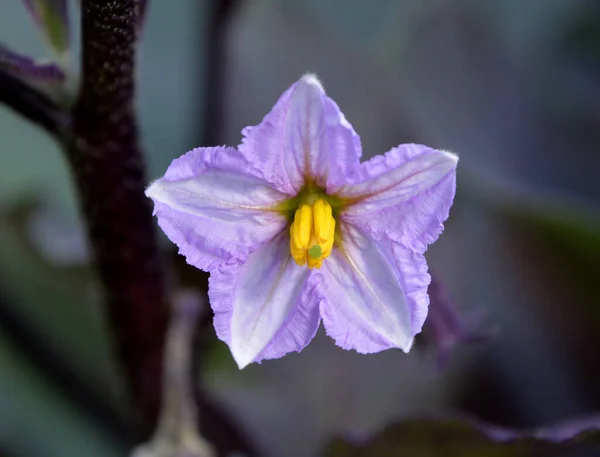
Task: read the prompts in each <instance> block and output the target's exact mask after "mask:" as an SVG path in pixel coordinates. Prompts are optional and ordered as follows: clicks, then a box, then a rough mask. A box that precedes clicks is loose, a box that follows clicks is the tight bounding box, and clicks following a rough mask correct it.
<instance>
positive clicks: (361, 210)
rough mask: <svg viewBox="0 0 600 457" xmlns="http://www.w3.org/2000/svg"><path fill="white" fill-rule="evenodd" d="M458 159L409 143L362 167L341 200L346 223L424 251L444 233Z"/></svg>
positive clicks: (342, 190)
mask: <svg viewBox="0 0 600 457" xmlns="http://www.w3.org/2000/svg"><path fill="white" fill-rule="evenodd" d="M457 163H458V157H457V156H456V155H454V154H451V153H449V152H445V151H438V150H435V149H431V148H429V147H427V146H422V145H416V144H406V145H401V146H398V147H397V148H394V149H392V150H391V151H389V152H388V153H386V154H385V155H383V156H377V157H374V158H372V159H371V160H368V161H367V162H364V163H362V164H361V165H360V166H359V167H358V168H357V169H356V170H355V172H354V174H353V177H352V181H353V182H352V183H351V184H349V185H346V186H343V187H342V188H340V190H339V193H338V196H340V197H342V198H345V199H348V200H350V201H351V202H353V203H352V204H350V205H349V206H348V207H347V208H346V209H345V210H344V212H343V213H342V216H341V217H342V219H343V220H345V221H348V222H350V223H352V224H355V225H358V226H360V227H363V229H365V230H367V231H369V232H374V233H377V234H386V235H387V236H389V237H390V238H391V239H393V240H396V241H398V242H400V243H402V244H403V245H405V246H406V247H408V248H410V249H413V250H415V251H417V252H424V251H425V250H426V249H427V245H429V244H431V243H433V242H434V241H435V240H436V239H437V238H438V236H439V235H440V234H441V233H442V230H443V222H444V221H445V220H446V219H447V218H448V214H449V211H450V207H451V206H452V201H453V200H454V193H455V190H456V165H457Z"/></svg>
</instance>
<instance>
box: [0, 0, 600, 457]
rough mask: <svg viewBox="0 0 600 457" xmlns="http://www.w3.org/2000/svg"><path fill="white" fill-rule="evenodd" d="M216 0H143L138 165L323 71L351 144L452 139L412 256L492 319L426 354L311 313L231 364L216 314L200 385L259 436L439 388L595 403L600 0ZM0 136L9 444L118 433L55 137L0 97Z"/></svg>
mask: <svg viewBox="0 0 600 457" xmlns="http://www.w3.org/2000/svg"><path fill="white" fill-rule="evenodd" d="M222 3H223V2H219V1H217V2H209V1H201V0H177V1H176V2H175V1H167V0H153V1H150V4H149V10H148V17H147V22H146V24H145V27H144V31H143V38H142V41H141V50H140V62H139V63H140V65H139V69H138V70H139V87H138V89H139V91H138V93H139V97H138V108H139V115H140V127H141V134H142V141H143V144H144V148H145V154H146V157H147V159H148V167H149V176H150V178H155V177H158V176H160V175H161V174H162V173H163V172H164V170H165V169H166V167H167V166H168V164H169V163H170V161H171V160H172V159H174V158H175V157H177V156H179V155H181V154H182V153H184V152H186V151H187V150H189V149H191V148H192V147H196V146H200V145H203V146H208V145H215V144H230V145H236V144H238V143H239V141H240V130H241V129H242V128H243V127H244V126H246V125H252V124H256V123H258V122H259V121H260V120H261V118H262V116H263V115H264V114H266V112H267V111H268V110H269V109H270V108H271V106H272V105H273V104H274V102H275V100H276V99H277V97H278V96H279V95H280V94H281V93H282V92H283V91H284V90H285V89H286V88H287V87H288V86H289V85H290V84H291V83H293V82H294V81H295V80H296V79H298V78H299V77H300V76H301V75H302V74H304V73H306V72H315V73H317V75H318V76H319V77H320V79H321V80H322V82H323V84H324V86H325V88H326V90H327V91H328V93H329V95H330V96H331V97H332V98H333V99H334V100H336V101H337V103H338V104H339V105H340V107H341V109H342V110H343V111H344V113H345V114H346V117H347V118H348V119H349V120H350V122H351V123H352V124H353V125H354V127H355V129H356V130H357V132H358V133H359V134H360V136H361V138H362V142H363V150H364V151H365V158H366V157H370V156H372V155H374V154H379V153H383V152H385V151H387V150H389V149H390V148H391V147H393V146H395V145H397V144H399V143H405V142H420V143H425V144H427V145H430V146H433V147H436V148H441V149H447V150H451V151H454V152H457V153H458V154H459V155H460V158H461V161H460V166H459V172H458V194H457V197H456V202H455V205H454V207H453V210H452V212H451V216H450V219H449V221H448V223H447V224H446V231H445V233H444V235H443V236H442V237H441V238H440V240H439V241H438V242H437V243H436V244H435V245H434V246H432V247H431V248H430V249H429V251H428V253H427V258H428V260H429V262H430V265H431V268H432V270H433V272H434V273H435V274H436V275H437V277H438V278H439V280H440V281H442V282H443V283H444V286H445V288H446V289H447V291H448V292H449V295H450V296H451V297H452V300H453V303H454V306H455V307H456V308H457V310H458V311H459V312H460V313H461V316H462V319H464V322H465V325H467V326H470V328H471V330H472V331H474V332H481V333H484V334H486V335H488V336H489V338H488V339H487V340H486V341H485V342H482V343H478V344H459V345H458V346H456V347H455V349H454V351H453V353H452V355H451V358H450V359H449V361H448V363H447V364H446V365H445V367H444V369H440V367H439V366H438V364H437V363H436V358H435V347H434V346H432V344H431V341H427V340H426V338H418V340H417V343H416V346H415V349H414V350H413V351H412V352H411V353H410V354H409V355H404V354H402V353H401V352H400V351H387V352H384V353H380V354H377V355H372V356H361V355H358V354H355V353H351V352H345V351H342V350H341V349H339V348H337V347H335V345H334V343H333V342H332V341H331V340H329V339H328V338H327V337H326V336H325V334H324V332H322V331H321V332H319V334H318V336H317V338H316V340H315V341H314V342H313V343H312V344H311V345H309V346H308V347H307V348H306V349H305V350H304V351H303V352H302V353H300V354H291V355H288V356H286V357H285V358H283V359H281V360H276V361H267V362H265V363H263V364H262V365H252V366H250V367H248V368H247V369H245V370H243V371H241V372H240V371H238V369H237V368H236V366H235V364H234V363H233V361H232V359H231V357H230V355H229V353H228V350H227V347H226V346H225V345H224V344H222V343H220V342H218V341H214V338H213V336H212V334H211V331H210V327H208V328H207V329H205V331H206V332H207V333H206V335H205V337H204V338H205V340H206V341H208V343H206V349H205V350H204V351H203V353H202V357H203V360H202V363H201V368H202V371H201V374H200V378H201V380H202V382H203V383H204V385H205V387H206V389H207V392H208V393H207V395H208V396H209V397H210V398H211V399H212V400H214V401H215V402H217V403H219V404H220V405H222V407H223V408H224V409H225V410H226V411H227V412H228V413H229V414H230V415H231V416H232V417H233V418H234V419H235V420H236V421H237V422H238V423H239V424H240V426H241V427H242V428H243V429H244V430H245V432H246V433H247V434H248V436H249V437H250V438H251V439H252V441H253V442H254V444H255V445H256V447H257V449H258V450H259V451H260V453H261V455H264V456H267V457H280V456H286V457H303V456H316V455H319V453H320V452H321V451H322V450H323V448H324V446H325V445H326V444H327V443H328V442H329V440H331V439H332V437H334V436H353V437H365V436H368V435H369V434H370V433H373V432H375V431H377V430H378V429H380V428H381V427H383V426H385V425H386V424H388V423H390V422H391V421H394V420H397V419H401V418H405V417H409V416H411V415H414V414H423V413H429V412H432V411H445V410H453V411H462V412H467V413H470V414H473V415H475V416H477V417H479V418H481V419H484V420H487V421H491V422H494V423H498V424H502V425H509V426H519V427H537V426H542V425H546V424H551V423H554V422H556V421H560V420H562V419H566V418H570V417H573V416H576V415H580V414H585V413H591V412H593V411H599V410H600V287H599V284H600V3H598V2H597V1H580V0H527V1H522V0H380V1H378V2H372V1H367V0H327V1H322V0H302V1H300V0H298V1H284V0H239V1H236V2H225V3H227V4H229V8H225V10H226V11H227V14H221V13H219V10H220V9H222V6H223V5H222ZM71 7H72V13H73V17H74V20H73V21H72V22H73V24H74V25H75V33H77V32H76V29H77V27H76V26H77V15H76V4H75V2H73V4H72V5H71ZM0 41H1V42H3V43H5V44H7V45H9V46H10V47H11V48H13V49H15V50H19V51H21V52H24V53H29V54H31V55H34V56H36V57H40V58H43V57H45V56H47V51H46V48H45V47H44V45H43V42H42V39H41V37H40V34H39V32H38V31H37V30H36V29H35V27H34V25H33V23H32V21H31V20H30V18H29V17H28V15H27V14H26V11H25V8H24V7H23V5H22V4H21V2H19V1H17V0H4V1H3V2H2V4H1V5H0ZM76 41H77V40H75V42H76ZM77 57H78V56H77V46H76V47H75V50H74V53H73V55H72V60H73V62H77ZM74 67H75V64H74ZM75 70H76V69H75V68H74V71H75ZM0 158H1V161H0V164H1V165H0V455H2V456H3V457H4V456H5V457H21V456H28V457H31V456H36V457H37V456H39V457H65V456H81V455H86V456H88V457H110V456H117V455H124V453H125V447H124V439H123V437H122V436H121V435H120V432H119V426H118V424H115V423H113V422H111V418H110V417H109V416H110V415H109V414H107V413H106V410H107V408H108V409H111V408H112V410H116V411H119V412H121V413H122V415H123V417H124V418H127V417H128V414H129V413H128V409H127V406H126V402H125V401H124V389H123V383H122V380H121V376H120V372H119V369H118V366H117V363H116V361H115V358H114V357H113V355H112V354H111V349H110V346H109V343H108V338H107V332H108V330H107V326H106V321H105V316H104V314H103V309H102V306H101V305H102V304H101V303H100V300H99V291H98V287H97V284H96V282H95V280H94V276H93V273H92V272H91V270H90V269H89V254H88V250H87V246H86V242H85V239H84V237H83V234H82V228H81V221H80V219H79V216H78V211H77V203H76V196H75V194H74V191H73V187H72V183H71V180H70V176H69V173H68V169H67V168H66V165H65V161H64V160H63V158H62V156H61V151H60V150H59V149H58V147H57V145H56V144H55V143H53V141H52V140H51V139H50V138H49V137H48V136H47V135H46V134H45V133H44V132H42V131H41V130H39V129H37V128H35V127H33V126H31V125H29V124H28V123H27V122H26V121H25V120H23V119H21V118H19V117H18V116H17V115H15V114H14V113H12V112H10V111H8V110H7V109H6V108H4V107H2V106H0ZM162 241H163V246H164V249H165V251H167V252H173V256H175V254H174V249H173V246H171V245H169V243H168V242H167V241H166V240H165V239H163V240H162ZM180 269H181V270H182V271H183V273H184V274H185V276H186V277H187V278H188V282H189V283H191V284H193V281H194V278H195V277H196V276H195V274H196V273H195V272H194V271H193V269H192V268H191V267H185V266H181V267H180ZM198 281H200V279H198ZM82 386H83V388H82ZM90 391H91V392H94V395H93V396H90V395H88V394H87V393H86V392H90ZM98 399H100V400H101V401H98ZM124 420H126V419H124Z"/></svg>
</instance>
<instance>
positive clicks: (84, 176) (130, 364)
mask: <svg viewBox="0 0 600 457" xmlns="http://www.w3.org/2000/svg"><path fill="white" fill-rule="evenodd" d="M81 4H82V18H81V20H82V40H83V42H82V51H83V57H82V59H83V61H82V85H81V89H80V93H79V97H78V99H77V102H76V104H75V107H74V110H73V129H72V141H71V142H70V144H69V146H68V157H69V160H70V162H71V165H72V170H73V173H74V177H75V181H76V184H77V188H78V194H79V197H80V202H81V205H82V208H83V212H84V215H85V220H86V222H87V228H88V232H89V237H90V240H91V244H92V246H93V249H94V254H95V256H94V258H95V261H96V266H97V269H98V272H99V276H100V280H101V282H102V284H103V286H104V290H105V291H106V300H107V305H108V314H109V319H110V321H111V323H112V326H113V331H114V334H115V338H116V346H117V351H118V354H119V355H120V357H121V362H122V365H123V368H124V370H125V372H126V375H127V379H128V381H129V388H130V392H131V394H132V397H133V399H134V401H135V402H136V404H137V406H138V407H139V410H140V411H141V412H142V413H143V416H144V417H145V419H147V421H148V425H154V424H155V423H156V418H157V416H158V410H159V405H160V395H161V373H162V353H163V346H164V338H165V332H166V323H167V317H168V307H167V300H166V293H165V288H164V281H163V275H162V270H161V264H160V258H159V254H158V247H157V244H156V233H155V229H154V224H153V220H152V211H151V207H150V203H149V200H148V199H147V198H146V197H145V196H144V187H145V185H146V183H147V179H146V175H145V170H144V162H143V160H142V154H141V152H140V148H139V144H138V135H137V125H136V121H135V115H134V106H133V103H134V65H135V43H136V8H135V4H136V2H135V1H134V0H122V1H111V2H107V1H106V0H82V3H81ZM148 431H149V429H148Z"/></svg>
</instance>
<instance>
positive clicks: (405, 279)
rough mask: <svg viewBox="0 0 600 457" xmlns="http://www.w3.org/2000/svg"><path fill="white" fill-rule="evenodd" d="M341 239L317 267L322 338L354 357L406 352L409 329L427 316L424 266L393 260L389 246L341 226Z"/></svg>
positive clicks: (348, 227) (410, 342) (409, 337)
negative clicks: (393, 350)
mask: <svg viewBox="0 0 600 457" xmlns="http://www.w3.org/2000/svg"><path fill="white" fill-rule="evenodd" d="M341 237H342V245H341V246H339V245H338V246H337V247H336V248H335V249H334V250H333V251H332V254H331V256H330V257H329V258H327V259H326V260H325V261H324V262H323V267H322V268H321V272H322V281H321V284H320V285H319V293H320V294H322V296H323V300H322V301H321V317H322V319H323V323H324V325H325V329H326V331H327V334H328V335H329V336H331V337H332V338H333V339H334V340H335V342H336V344H337V345H338V346H340V347H342V348H344V349H355V350H356V351H358V352H360V353H373V352H379V351H382V350H384V349H389V348H393V347H396V348H400V349H402V350H403V351H404V352H408V351H409V350H410V348H411V346H412V342H413V336H414V333H415V332H414V330H413V328H417V327H418V328H419V329H420V324H421V323H422V322H420V321H421V318H422V315H424V314H426V313H427V305H428V303H427V294H426V292H425V293H424V294H423V293H422V289H423V288H424V289H425V291H426V290H427V284H428V283H429V276H428V275H427V270H426V268H427V267H426V265H425V264H424V263H422V264H421V263H420V262H419V260H420V259H415V258H413V257H412V256H410V255H409V256H408V257H406V258H401V259H397V260H395V259H394V253H393V251H392V249H391V246H390V245H389V244H385V243H382V242H377V241H375V240H373V239H372V238H370V237H369V236H367V235H366V234H365V233H362V232H361V231H360V230H358V229H356V228H355V227H352V226H349V225H347V224H344V225H342V227H341ZM410 254H412V253H410ZM415 260H416V262H415ZM413 262H414V265H413V264H412V263H413ZM399 268H402V270H399ZM415 316H416V317H415ZM413 320H414V321H415V322H414V323H413ZM415 324H416V325H415Z"/></svg>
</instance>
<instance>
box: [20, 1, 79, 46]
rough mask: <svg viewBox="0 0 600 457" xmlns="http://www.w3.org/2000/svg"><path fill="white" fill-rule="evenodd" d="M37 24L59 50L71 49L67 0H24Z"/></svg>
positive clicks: (50, 42)
mask: <svg viewBox="0 0 600 457" xmlns="http://www.w3.org/2000/svg"><path fill="white" fill-rule="evenodd" d="M23 3H24V4H25V6H26V7H27V10H28V11H29V13H30V14H31V17H32V18H33V20H34V21H35V23H36V25H37V26H38V27H39V28H40V29H41V30H42V32H43V34H44V37H45V38H46V40H47V41H48V43H49V44H50V46H52V48H54V49H55V50H56V51H57V52H59V53H63V52H66V51H68V49H69V16H68V9H67V0H23Z"/></svg>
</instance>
